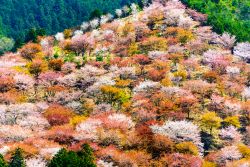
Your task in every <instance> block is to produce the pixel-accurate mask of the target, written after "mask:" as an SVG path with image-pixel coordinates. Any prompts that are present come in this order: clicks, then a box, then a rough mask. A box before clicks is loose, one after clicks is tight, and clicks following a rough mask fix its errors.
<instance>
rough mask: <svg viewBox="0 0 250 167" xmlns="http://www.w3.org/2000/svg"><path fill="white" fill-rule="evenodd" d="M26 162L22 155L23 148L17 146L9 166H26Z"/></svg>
mask: <svg viewBox="0 0 250 167" xmlns="http://www.w3.org/2000/svg"><path fill="white" fill-rule="evenodd" d="M25 166H26V165H25V162H24V159H23V156H22V149H20V148H17V149H16V151H15V152H14V153H13V154H12V157H11V160H10V163H9V167H25Z"/></svg>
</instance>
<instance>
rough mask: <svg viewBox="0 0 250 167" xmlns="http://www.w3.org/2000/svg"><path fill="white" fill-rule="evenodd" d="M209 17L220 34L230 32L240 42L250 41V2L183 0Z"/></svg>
mask: <svg viewBox="0 0 250 167" xmlns="http://www.w3.org/2000/svg"><path fill="white" fill-rule="evenodd" d="M182 2H184V3H186V4H187V5H188V6H190V7H192V8H194V9H196V10H198V11H200V12H202V13H206V14H207V15H208V24H209V25H212V26H213V29H214V30H215V31H217V32H219V33H223V32H225V31H226V32H230V33H231V34H233V35H236V36H237V39H238V40H239V41H246V40H247V41H250V1H249V0H182Z"/></svg>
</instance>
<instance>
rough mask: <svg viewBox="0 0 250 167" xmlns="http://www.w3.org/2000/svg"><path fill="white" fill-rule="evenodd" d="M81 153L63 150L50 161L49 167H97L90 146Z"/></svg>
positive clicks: (85, 147)
mask: <svg viewBox="0 0 250 167" xmlns="http://www.w3.org/2000/svg"><path fill="white" fill-rule="evenodd" d="M82 148H83V149H82V150H81V151H79V152H74V151H67V150H66V149H64V148H63V149H61V150H60V151H59V152H58V153H57V154H56V155H55V156H54V157H53V159H52V160H51V161H50V163H49V164H48V167H96V165H95V163H94V155H93V150H92V149H91V147H90V146H89V145H88V144H84V145H83V146H82Z"/></svg>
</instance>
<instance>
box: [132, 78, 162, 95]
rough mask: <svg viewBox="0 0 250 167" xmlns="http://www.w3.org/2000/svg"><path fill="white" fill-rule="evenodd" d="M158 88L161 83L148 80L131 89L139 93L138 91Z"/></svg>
mask: <svg viewBox="0 0 250 167" xmlns="http://www.w3.org/2000/svg"><path fill="white" fill-rule="evenodd" d="M160 88H161V84H160V83H159V82H154V81H150V80H148V81H144V82H140V84H139V85H138V86H136V87H135V88H134V90H133V91H134V92H135V93H139V92H147V91H152V90H156V89H160Z"/></svg>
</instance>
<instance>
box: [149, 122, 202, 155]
mask: <svg viewBox="0 0 250 167" xmlns="http://www.w3.org/2000/svg"><path fill="white" fill-rule="evenodd" d="M150 128H151V129H152V131H153V133H156V134H161V135H165V136H168V137H169V138H171V139H172V140H174V141H176V142H184V141H191V142H193V143H194V144H195V145H196V146H198V147H199V149H200V151H202V147H203V144H202V143H201V137H200V130H199V128H198V126H196V125H194V124H193V123H192V122H188V121H167V122H165V124H163V125H162V126H159V125H153V126H150Z"/></svg>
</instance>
